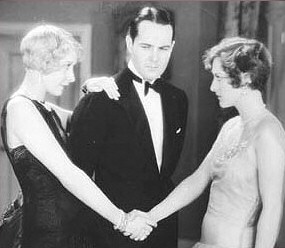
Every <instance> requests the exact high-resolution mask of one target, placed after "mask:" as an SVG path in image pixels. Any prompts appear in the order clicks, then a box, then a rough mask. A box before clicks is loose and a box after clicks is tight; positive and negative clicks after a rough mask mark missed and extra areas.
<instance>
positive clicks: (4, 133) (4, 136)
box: [1, 95, 32, 163]
mask: <svg viewBox="0 0 285 248" xmlns="http://www.w3.org/2000/svg"><path fill="white" fill-rule="evenodd" d="M17 96H20V97H24V98H27V99H29V100H30V101H32V100H31V99H30V98H29V97H27V96H25V95H15V96H12V97H10V98H8V99H7V100H6V101H5V103H4V105H3V108H2V113H1V136H2V141H3V145H4V149H5V151H6V153H7V155H8V157H9V160H10V162H11V163H12V161H11V159H12V158H11V155H10V152H9V146H8V142H7V121H6V119H7V106H8V103H9V101H10V100H12V99H13V98H15V97H17Z"/></svg>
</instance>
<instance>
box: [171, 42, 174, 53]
mask: <svg viewBox="0 0 285 248" xmlns="http://www.w3.org/2000/svg"><path fill="white" fill-rule="evenodd" d="M174 45H175V40H174V41H172V44H171V52H172V50H173V48H174Z"/></svg>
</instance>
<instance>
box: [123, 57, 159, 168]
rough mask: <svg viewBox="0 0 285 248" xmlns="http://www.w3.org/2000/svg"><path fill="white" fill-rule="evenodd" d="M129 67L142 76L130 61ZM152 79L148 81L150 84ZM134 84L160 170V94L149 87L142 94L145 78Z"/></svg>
mask: <svg viewBox="0 0 285 248" xmlns="http://www.w3.org/2000/svg"><path fill="white" fill-rule="evenodd" d="M128 67H129V69H130V70H131V71H132V72H133V73H134V74H135V75H137V76H138V77H140V78H142V77H141V76H140V74H139V73H138V72H137V70H136V69H135V67H134V65H133V63H132V61H130V62H129V63H128ZM153 82H154V81H152V82H149V83H150V84H152V83H153ZM133 83H134V86H135V88H136V90H137V93H138V95H139V98H140V100H141V103H142V105H143V107H144V111H145V113H146V116H147V119H148V123H149V127H150V131H151V138H152V142H153V146H154V151H155V156H156V162H157V166H158V169H159V171H160V167H161V163H162V148H163V114H162V105H161V97H160V94H159V93H157V92H156V91H154V90H153V89H152V88H149V92H148V94H147V95H146V96H145V95H144V88H145V80H144V79H142V83H140V82H136V81H135V80H133Z"/></svg>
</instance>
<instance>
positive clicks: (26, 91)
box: [16, 70, 46, 102]
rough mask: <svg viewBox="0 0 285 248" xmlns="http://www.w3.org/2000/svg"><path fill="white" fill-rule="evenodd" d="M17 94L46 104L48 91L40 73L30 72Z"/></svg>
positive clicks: (27, 73)
mask: <svg viewBox="0 0 285 248" xmlns="http://www.w3.org/2000/svg"><path fill="white" fill-rule="evenodd" d="M16 94H22V95H25V96H27V97H29V98H30V99H33V100H37V101H39V102H44V101H45V96H46V91H45V88H44V85H43V82H42V76H41V74H40V72H37V71H31V70H28V71H27V72H26V74H25V77H24V80H23V82H22V84H21V86H20V88H19V89H18V91H17V92H16Z"/></svg>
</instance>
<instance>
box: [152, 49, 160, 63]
mask: <svg viewBox="0 0 285 248" xmlns="http://www.w3.org/2000/svg"><path fill="white" fill-rule="evenodd" d="M158 58H159V54H158V50H157V49H155V48H154V49H153V50H152V51H151V60H152V61H153V62H156V61H158Z"/></svg>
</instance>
